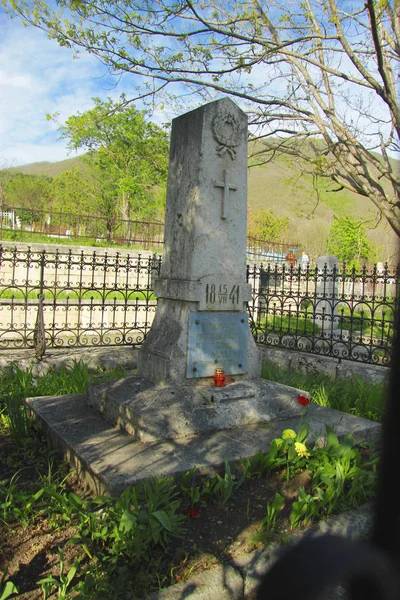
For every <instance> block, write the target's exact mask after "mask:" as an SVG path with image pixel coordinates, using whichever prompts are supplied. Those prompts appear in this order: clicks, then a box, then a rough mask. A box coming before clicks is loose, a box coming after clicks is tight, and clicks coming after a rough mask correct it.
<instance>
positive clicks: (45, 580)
mask: <svg viewBox="0 0 400 600" xmlns="http://www.w3.org/2000/svg"><path fill="white" fill-rule="evenodd" d="M36 583H37V584H38V585H42V584H44V583H51V584H52V585H55V586H57V587H58V586H59V585H60V582H59V580H58V579H56V578H55V577H52V576H51V575H49V576H48V577H43V579H39V580H38V581H37V582H36Z"/></svg>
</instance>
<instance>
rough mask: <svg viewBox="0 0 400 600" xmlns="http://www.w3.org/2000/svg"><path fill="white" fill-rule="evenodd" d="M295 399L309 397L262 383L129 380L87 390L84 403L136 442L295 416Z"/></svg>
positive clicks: (299, 410)
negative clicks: (219, 385)
mask: <svg viewBox="0 0 400 600" xmlns="http://www.w3.org/2000/svg"><path fill="white" fill-rule="evenodd" d="M299 394H301V395H302V396H306V397H307V398H308V397H309V394H308V392H305V391H303V390H299V389H297V388H293V387H289V386H285V385H281V384H279V383H274V382H271V381H266V380H263V379H257V380H248V381H246V380H241V381H234V382H232V383H229V384H228V385H225V386H223V387H216V386H214V385H213V386H211V385H210V382H209V380H206V381H204V380H203V382H202V383H192V384H188V383H187V382H186V383H185V384H182V385H180V386H179V385H173V386H172V385H170V386H168V385H164V386H161V385H152V384H151V383H150V382H148V380H146V379H144V378H141V377H137V376H131V377H126V378H124V379H119V380H117V381H108V382H105V383H102V384H97V385H90V386H89V389H88V403H89V405H90V406H91V407H92V408H93V409H95V410H97V411H98V412H99V413H100V414H101V415H102V416H103V417H104V418H106V419H107V420H108V421H109V422H111V423H112V424H113V425H116V426H119V427H121V428H122V429H124V430H125V431H126V432H127V433H128V434H129V435H131V436H132V437H133V438H134V439H136V440H140V441H142V442H156V441H159V440H166V439H175V438H181V437H185V436H191V435H195V434H201V433H207V432H211V431H219V430H229V429H232V428H236V427H242V426H246V425H253V424H256V423H266V422H269V421H273V420H276V419H284V418H288V417H294V416H299V415H301V413H302V410H303V407H302V406H301V405H300V404H299V403H298V395H299Z"/></svg>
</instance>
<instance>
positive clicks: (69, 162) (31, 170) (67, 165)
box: [9, 156, 86, 177]
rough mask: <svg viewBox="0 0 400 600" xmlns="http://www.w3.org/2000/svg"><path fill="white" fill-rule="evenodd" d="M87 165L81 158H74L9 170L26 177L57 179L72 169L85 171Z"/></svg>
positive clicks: (37, 163) (36, 163)
mask: <svg viewBox="0 0 400 600" xmlns="http://www.w3.org/2000/svg"><path fill="white" fill-rule="evenodd" d="M85 168H86V165H85V163H84V161H83V160H82V158H81V157H79V156H75V157H74V158H67V159H66V160H61V161H59V162H35V163H31V164H29V165H22V166H20V167H12V168H11V169H9V170H10V171H13V172H15V173H25V174H26V175H44V176H47V177H57V175H60V174H61V173H63V172H64V171H70V170H71V169H79V170H80V171H84V170H85Z"/></svg>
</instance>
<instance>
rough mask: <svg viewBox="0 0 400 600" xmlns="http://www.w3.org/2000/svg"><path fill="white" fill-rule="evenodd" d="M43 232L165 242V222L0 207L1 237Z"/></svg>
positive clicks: (153, 246) (124, 242)
mask: <svg viewBox="0 0 400 600" xmlns="http://www.w3.org/2000/svg"><path fill="white" fill-rule="evenodd" d="M43 236H45V237H47V238H49V240H51V241H54V240H57V241H58V242H68V241H71V240H75V243H79V242H84V241H86V242H87V241H92V242H96V243H101V242H104V243H107V244H108V245H113V244H115V245H119V246H139V247H140V248H142V249H144V250H160V249H161V248H162V247H163V243H164V242H163V238H164V223H161V222H159V221H137V220H127V219H117V218H116V217H110V218H105V217H96V216H93V215H87V214H73V213H63V212H62V211H54V210H51V209H50V210H38V209H30V208H21V207H10V208H7V210H3V207H1V210H0V237H3V239H11V240H17V241H24V240H26V241H32V240H35V238H36V240H38V238H39V237H43ZM38 241H40V240H38Z"/></svg>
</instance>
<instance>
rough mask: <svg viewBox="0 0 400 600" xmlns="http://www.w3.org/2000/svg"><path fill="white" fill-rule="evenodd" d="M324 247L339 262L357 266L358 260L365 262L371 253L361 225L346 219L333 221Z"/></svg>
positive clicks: (369, 244) (370, 246) (370, 247)
mask: <svg viewBox="0 0 400 600" xmlns="http://www.w3.org/2000/svg"><path fill="white" fill-rule="evenodd" d="M326 245H327V250H328V252H329V253H330V254H332V255H334V256H336V257H337V258H338V259H339V260H340V261H341V262H347V263H350V264H354V265H357V266H358V265H359V263H360V260H363V261H366V260H367V259H368V258H369V257H370V255H371V253H372V251H373V249H372V245H371V243H370V242H369V241H368V240H367V237H366V234H365V229H364V227H363V224H362V223H361V222H358V221H354V220H353V219H350V218H348V217H342V218H340V219H336V220H335V221H333V223H332V225H331V226H330V229H329V238H328V240H327V244H326Z"/></svg>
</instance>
